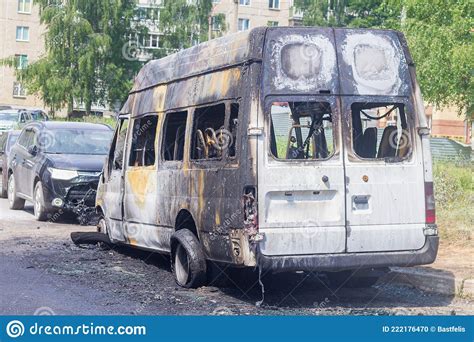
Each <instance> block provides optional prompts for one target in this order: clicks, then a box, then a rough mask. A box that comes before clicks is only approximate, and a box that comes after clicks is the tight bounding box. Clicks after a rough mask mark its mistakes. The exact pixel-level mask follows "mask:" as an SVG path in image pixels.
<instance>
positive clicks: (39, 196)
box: [33, 182, 49, 221]
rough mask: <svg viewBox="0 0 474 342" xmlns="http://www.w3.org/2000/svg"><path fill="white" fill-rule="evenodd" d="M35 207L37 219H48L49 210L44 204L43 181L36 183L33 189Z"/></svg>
mask: <svg viewBox="0 0 474 342" xmlns="http://www.w3.org/2000/svg"><path fill="white" fill-rule="evenodd" d="M33 208H34V212H35V218H36V220H37V221H46V220H47V219H48V213H49V212H48V210H47V209H46V207H45V205H44V192H43V184H42V183H41V182H38V183H36V185H35V190H34V191H33Z"/></svg>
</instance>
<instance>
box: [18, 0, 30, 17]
mask: <svg viewBox="0 0 474 342" xmlns="http://www.w3.org/2000/svg"><path fill="white" fill-rule="evenodd" d="M32 5H33V4H32V0H18V7H17V12H18V13H19V14H31V7H32ZM27 7H28V10H27Z"/></svg>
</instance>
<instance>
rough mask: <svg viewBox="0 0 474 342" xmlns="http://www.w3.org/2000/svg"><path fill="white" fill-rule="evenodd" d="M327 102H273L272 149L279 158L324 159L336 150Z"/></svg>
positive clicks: (330, 111)
mask: <svg viewBox="0 0 474 342" xmlns="http://www.w3.org/2000/svg"><path fill="white" fill-rule="evenodd" d="M332 120H333V115H332V110H331V105H330V104H329V103H328V102H274V103H273V104H272V107H271V126H270V128H271V133H270V135H271V141H270V150H271V152H272V154H273V156H274V157H275V158H278V159H303V160H304V159H307V160H323V159H327V158H329V157H331V156H332V155H333V153H334V134H333V124H332Z"/></svg>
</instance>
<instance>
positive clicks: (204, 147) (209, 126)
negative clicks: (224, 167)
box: [191, 103, 229, 160]
mask: <svg viewBox="0 0 474 342" xmlns="http://www.w3.org/2000/svg"><path fill="white" fill-rule="evenodd" d="M224 123H225V104H224V103H221V104H218V105H214V106H209V107H201V108H197V109H196V110H195V111H194V125H193V133H192V137H193V149H192V154H191V158H192V159H196V160H202V159H218V160H219V159H222V156H223V154H224V151H225V149H226V148H227V146H226V145H228V144H227V143H226V140H225V139H228V138H229V137H228V134H227V133H228V132H227V131H226V130H225V127H224Z"/></svg>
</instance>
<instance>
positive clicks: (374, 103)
mask: <svg viewBox="0 0 474 342" xmlns="http://www.w3.org/2000/svg"><path fill="white" fill-rule="evenodd" d="M335 40H336V47H337V55H338V62H339V65H338V67H339V73H340V76H339V78H340V93H341V94H344V96H342V103H343V105H342V116H343V119H342V122H343V136H344V141H345V143H344V144H345V149H344V151H345V153H344V161H345V172H346V183H347V184H346V188H347V194H346V213H347V252H349V253H350V252H371V251H375V252H377V251H397V250H416V249H419V248H421V247H422V246H423V245H424V243H425V236H424V233H423V228H424V222H425V212H424V179H423V172H424V171H423V163H422V156H421V153H420V151H421V146H420V143H421V142H420V138H419V136H418V134H416V125H417V121H418V120H417V118H416V114H417V113H416V111H415V110H414V108H413V106H412V100H411V98H412V87H411V83H412V82H411V76H410V73H409V71H408V63H407V60H406V56H405V52H404V49H403V47H402V44H401V42H400V38H399V35H398V34H397V33H396V32H394V31H383V30H376V31H369V30H359V29H351V30H348V29H336V30H335Z"/></svg>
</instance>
